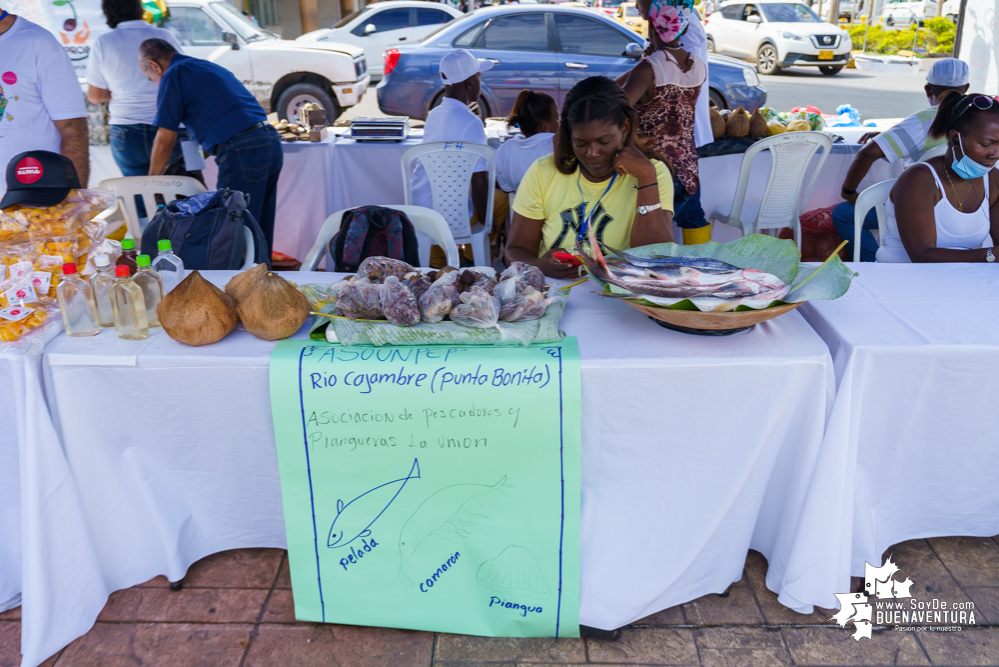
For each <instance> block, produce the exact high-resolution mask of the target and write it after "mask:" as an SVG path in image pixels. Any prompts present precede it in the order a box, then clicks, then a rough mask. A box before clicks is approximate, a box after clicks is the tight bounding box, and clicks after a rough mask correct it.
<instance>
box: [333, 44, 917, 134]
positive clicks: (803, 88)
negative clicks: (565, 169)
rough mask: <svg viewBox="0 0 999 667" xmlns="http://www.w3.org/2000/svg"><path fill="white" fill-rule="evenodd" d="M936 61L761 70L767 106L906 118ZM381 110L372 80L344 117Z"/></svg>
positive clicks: (914, 107) (914, 105)
mask: <svg viewBox="0 0 999 667" xmlns="http://www.w3.org/2000/svg"><path fill="white" fill-rule="evenodd" d="M933 62H934V61H933V60H932V59H928V58H927V59H924V61H923V71H921V72H920V73H919V76H918V77H913V76H911V75H907V74H886V73H884V72H863V71H860V70H856V69H844V70H842V71H841V72H840V73H839V74H836V75H835V76H825V75H823V74H821V73H820V72H819V70H818V68H811V67H791V68H788V69H786V70H783V71H782V72H781V73H780V74H774V75H770V76H763V75H760V82H761V83H762V84H763V86H764V87H765V88H766V89H767V106H770V107H773V108H774V109H776V110H778V111H789V110H790V109H792V108H793V107H797V106H804V105H808V104H810V105H812V106H815V107H818V108H819V109H820V110H821V111H822V112H824V113H835V111H836V107H837V106H839V105H840V104H850V105H852V106H853V107H854V108H855V109H857V110H859V111H860V115H861V117H862V118H901V117H903V116H907V115H909V114H910V113H913V112H914V111H918V110H919V109H923V108H925V107H926V106H927V104H928V103H927V101H926V94H925V93H924V92H923V86H924V85H925V84H926V74H925V70H926V69H928V68H929V67H930V66H931V65H932V64H933ZM381 115H383V114H382V113H381V112H380V111H379V110H378V99H377V96H376V94H375V89H374V87H373V86H372V87H371V88H369V89H368V90H367V91H366V92H365V93H364V98H363V99H362V100H361V103H360V104H358V105H357V106H355V107H352V108H350V109H348V110H347V112H346V113H345V114H344V115H343V116H341V119H346V120H349V119H350V118H354V117H356V116H381Z"/></svg>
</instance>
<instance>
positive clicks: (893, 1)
mask: <svg viewBox="0 0 999 667" xmlns="http://www.w3.org/2000/svg"><path fill="white" fill-rule="evenodd" d="M952 11H953V12H954V14H957V9H956V8H955V9H953V10H952ZM946 13H947V9H946V8H945V9H944V14H946ZM936 15H937V3H936V0H888V2H886V3H885V5H884V7H882V8H881V21H882V22H883V23H884V24H885V25H888V26H892V25H900V26H908V25H912V21H913V17H915V20H916V21H918V22H919V25H922V24H923V21H925V20H926V19H931V18H934V17H936Z"/></svg>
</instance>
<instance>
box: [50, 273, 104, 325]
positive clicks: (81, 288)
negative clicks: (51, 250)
mask: <svg viewBox="0 0 999 667" xmlns="http://www.w3.org/2000/svg"><path fill="white" fill-rule="evenodd" d="M56 298H57V299H58V300H59V310H60V311H62V323H63V325H64V326H65V327H66V334H67V335H69V336H74V337H75V336H95V335H97V334H98V333H99V332H100V330H101V328H100V327H99V326H97V308H96V307H95V306H94V297H93V296H92V295H91V294H90V285H88V284H87V283H86V281H84V280H83V279H81V278H80V276H79V274H77V272H76V264H74V263H73V262H69V263H67V264H63V265H62V280H61V281H59V285H58V287H56Z"/></svg>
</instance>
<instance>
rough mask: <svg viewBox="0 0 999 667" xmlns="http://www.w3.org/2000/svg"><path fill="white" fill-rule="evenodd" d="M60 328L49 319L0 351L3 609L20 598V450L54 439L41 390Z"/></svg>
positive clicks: (0, 587) (0, 572)
mask: <svg viewBox="0 0 999 667" xmlns="http://www.w3.org/2000/svg"><path fill="white" fill-rule="evenodd" d="M57 317H58V316H57ZM61 331H62V323H61V322H51V323H49V324H48V325H46V327H45V329H43V330H42V331H39V332H36V333H34V334H32V336H31V338H30V339H25V340H24V341H22V344H21V345H20V346H18V347H14V346H9V347H8V348H7V349H3V350H0V387H2V388H3V390H2V392H0V428H2V430H3V437H0V611H4V610H6V609H9V608H11V607H14V606H17V604H18V603H19V602H20V596H21V466H20V461H21V456H20V449H21V448H22V447H25V446H26V445H27V443H28V442H33V441H36V440H51V441H55V432H54V430H53V428H52V421H51V420H50V419H49V411H48V407H47V406H46V404H45V396H44V393H43V391H42V380H41V359H42V348H43V347H44V345H45V343H46V342H48V341H50V340H52V339H53V338H55V337H56V336H58V335H59V333H60V332H61ZM29 340H30V341H31V342H30V343H29V342H28V341H29Z"/></svg>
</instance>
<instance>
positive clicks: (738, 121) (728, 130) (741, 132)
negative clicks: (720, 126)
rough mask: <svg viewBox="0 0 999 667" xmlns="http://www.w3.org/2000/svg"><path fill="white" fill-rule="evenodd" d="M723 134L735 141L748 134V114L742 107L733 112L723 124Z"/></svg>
mask: <svg viewBox="0 0 999 667" xmlns="http://www.w3.org/2000/svg"><path fill="white" fill-rule="evenodd" d="M725 134H727V135H728V136H730V137H735V138H736V139H738V138H740V137H744V136H746V135H747V134H749V112H748V111H746V110H745V109H743V108H742V107H739V108H738V109H736V110H735V111H733V112H732V115H731V116H729V118H728V122H727V123H726V124H725Z"/></svg>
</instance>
